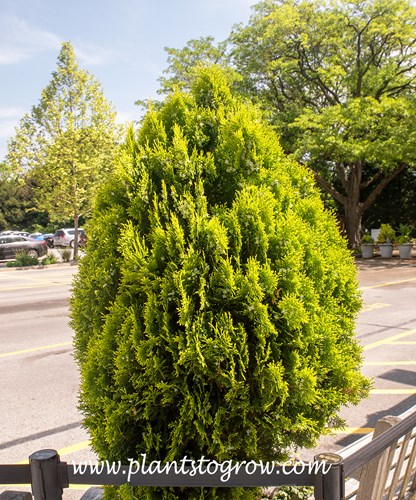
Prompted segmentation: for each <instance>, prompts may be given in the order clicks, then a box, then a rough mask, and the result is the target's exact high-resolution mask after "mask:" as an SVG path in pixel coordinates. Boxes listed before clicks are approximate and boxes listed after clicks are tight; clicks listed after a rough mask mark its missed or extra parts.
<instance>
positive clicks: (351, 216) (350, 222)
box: [344, 199, 363, 248]
mask: <svg viewBox="0 0 416 500" xmlns="http://www.w3.org/2000/svg"><path fill="white" fill-rule="evenodd" d="M344 212H345V232H346V234H347V240H348V247H349V248H357V247H358V245H359V244H360V241H361V219H362V216H363V204H362V203H359V202H358V203H353V202H352V200H350V199H349V200H348V202H347V204H346V205H344Z"/></svg>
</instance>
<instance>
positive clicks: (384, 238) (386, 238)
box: [377, 224, 396, 259]
mask: <svg viewBox="0 0 416 500" xmlns="http://www.w3.org/2000/svg"><path fill="white" fill-rule="evenodd" d="M395 236H396V233H395V231H394V229H393V227H392V226H391V225H390V224H381V227H380V232H379V233H378V238H377V245H378V247H379V249H380V254H381V257H383V259H390V258H391V257H392V255H393V241H395Z"/></svg>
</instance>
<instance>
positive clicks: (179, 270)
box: [71, 68, 368, 500]
mask: <svg viewBox="0 0 416 500" xmlns="http://www.w3.org/2000/svg"><path fill="white" fill-rule="evenodd" d="M88 229H89V231H90V234H91V236H92V237H91V241H90V243H89V245H88V248H87V253H86V255H85V257H84V258H83V259H82V260H81V262H80V265H79V272H78V275H77V277H76V280H75V286H74V294H73V297H72V299H71V317H72V326H73V328H74V331H75V346H76V357H77V360H78V363H79V365H80V369H81V378H82V391H81V396H80V401H81V409H82V411H83V413H84V416H85V425H86V426H87V428H88V429H89V431H90V433H91V436H92V446H93V448H94V450H95V451H96V452H97V453H98V456H99V457H100V458H101V459H108V460H121V461H126V460H128V458H135V457H140V456H141V454H142V453H146V456H147V459H148V460H149V461H151V460H161V461H162V462H165V461H171V460H181V459H182V458H183V457H184V456H187V457H188V458H193V459H195V460H198V459H199V458H201V457H202V456H205V457H210V458H211V459H215V460H217V461H224V460H234V461H239V460H252V459H253V460H260V459H263V460H279V459H282V458H283V457H285V455H286V452H287V449H288V448H289V447H290V446H292V445H298V446H312V445H313V444H314V443H315V441H316V439H317V438H318V437H319V436H320V435H321V434H322V433H325V432H326V430H327V428H328V427H331V426H335V427H336V426H338V425H340V424H341V422H340V419H339V417H338V411H339V409H340V407H341V405H344V404H348V403H357V402H358V401H359V400H360V398H361V397H363V396H364V395H365V394H366V393H367V389H368V382H367V381H366V379H365V378H364V377H363V376H362V375H361V374H360V370H359V367H360V363H361V349H360V347H359V346H358V344H357V343H356V341H355V340H354V320H355V316H356V314H357V312H358V310H359V308H360V305H361V300H360V294H359V291H358V285H357V280H356V270H355V265H354V262H353V259H352V257H351V255H350V252H349V251H348V249H347V247H346V243H345V240H343V239H342V237H341V236H340V234H339V231H338V228H337V225H336V221H335V219H334V217H333V216H332V214H331V213H329V212H327V211H325V210H324V208H323V203H322V201H321V199H320V196H319V194H318V192H317V190H316V189H315V187H314V182H313V178H312V176H311V175H310V173H308V171H307V170H306V169H305V168H304V167H302V166H300V165H299V164H297V163H296V162H294V161H293V160H290V159H288V158H286V157H285V155H284V154H283V151H282V149H281V147H280V146H279V143H278V138H277V136H276V134H275V133H274V131H273V130H272V129H271V127H270V126H268V125H267V123H265V121H264V119H263V117H262V114H261V113H260V111H259V110H258V109H257V108H256V107H254V106H252V105H248V104H247V103H244V102H243V101H242V100H240V99H237V98H236V97H234V96H233V95H232V92H231V90H230V87H229V85H228V82H227V79H226V78H225V76H224V73H223V72H222V71H220V70H219V69H218V68H205V69H200V70H199V75H198V76H197V77H196V78H195V79H194V80H193V82H192V84H191V90H190V91H189V92H183V91H182V92H180V91H175V92H173V93H171V94H170V95H169V96H168V97H167V98H166V99H165V100H164V102H163V104H162V105H161V106H160V107H159V106H158V107H157V109H150V110H149V111H148V113H147V115H146V117H145V119H144V121H143V123H142V126H141V128H140V130H139V131H138V132H137V133H134V132H133V131H130V134H129V136H128V139H127V141H126V144H125V145H124V146H123V150H122V153H121V154H120V156H119V158H118V161H117V165H116V168H115V171H114V173H113V174H112V176H111V178H110V179H109V180H108V182H107V183H106V184H105V186H103V188H102V189H101V190H100V192H99V194H98V197H97V200H96V204H95V210H94V213H93V217H92V218H91V220H90V225H89V228H88ZM95 235H97V237H95ZM98 235H99V237H98ZM224 490H225V491H222V490H221V489H219V490H217V491H214V490H204V489H192V488H187V489H185V490H180V489H175V490H174V491H168V490H167V489H164V490H163V491H160V490H158V489H151V488H139V489H137V490H136V491H134V492H132V491H131V489H130V487H128V486H125V487H122V488H121V489H118V490H117V491H116V492H112V491H107V493H106V495H107V498H118V499H123V498H125V499H127V498H129V499H131V498H140V499H144V498H148V499H158V500H160V499H167V498H169V499H173V498H187V499H190V498H195V499H197V498H198V499H202V498H211V499H214V498H224V499H231V498H245V499H248V498H254V496H253V495H254V493H253V494H252V493H251V492H249V491H245V492H241V491H240V490H238V489H237V490H235V491H234V490H230V489H229V488H224Z"/></svg>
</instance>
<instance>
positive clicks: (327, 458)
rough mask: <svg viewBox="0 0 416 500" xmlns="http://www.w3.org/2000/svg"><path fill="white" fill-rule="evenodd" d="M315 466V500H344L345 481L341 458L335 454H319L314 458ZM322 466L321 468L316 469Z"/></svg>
mask: <svg viewBox="0 0 416 500" xmlns="http://www.w3.org/2000/svg"><path fill="white" fill-rule="evenodd" d="M314 461H315V462H316V464H317V475H316V478H315V486H314V497H315V500H344V498H345V481H344V467H343V463H342V457H341V456H340V455H336V454H335V453H320V454H319V455H316V456H315V457H314ZM319 464H322V467H318V466H319Z"/></svg>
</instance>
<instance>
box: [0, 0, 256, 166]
mask: <svg viewBox="0 0 416 500" xmlns="http://www.w3.org/2000/svg"><path fill="white" fill-rule="evenodd" d="M254 3H255V0H72V1H71V2H68V1H67V0H66V1H63V0H0V82H1V83H0V90H1V91H0V161H1V160H2V159H3V158H4V155H5V153H6V148H7V146H6V144H7V141H8V140H9V139H10V138H11V137H12V136H13V134H14V128H15V127H16V126H17V125H18V123H19V120H20V119H21V118H22V117H23V115H24V114H25V113H28V112H30V110H31V108H32V106H33V105H35V104H38V102H39V99H40V95H41V90H42V89H43V88H44V87H45V86H46V85H47V84H48V83H49V81H50V79H51V73H52V72H53V71H54V70H55V68H56V61H57V57H58V54H59V51H60V47H61V43H62V42H63V41H70V42H72V44H73V46H74V48H75V52H76V55H77V58H78V61H79V63H80V66H81V67H82V68H83V69H86V70H88V71H89V72H90V73H92V74H93V75H94V76H95V77H96V78H97V79H98V80H99V81H100V82H101V84H102V86H103V90H104V95H105V97H106V98H107V99H108V100H110V101H111V102H112V103H113V105H114V107H115V109H116V111H117V112H118V115H119V121H121V122H122V121H125V120H133V119H136V118H139V116H140V112H139V109H138V108H137V106H135V105H134V102H135V101H136V100H137V99H148V98H150V97H156V95H157V94H156V91H157V89H158V82H157V80H158V78H159V77H160V76H162V72H163V70H164V69H166V67H167V62H166V59H167V54H166V52H165V50H164V48H165V47H175V48H182V47H184V46H185V44H186V42H187V41H188V40H190V39H192V38H199V37H201V36H208V35H211V36H213V37H215V39H216V40H217V41H220V40H224V39H225V38H227V36H228V35H229V33H230V31H231V28H232V26H233V25H234V24H236V23H239V22H243V23H246V22H247V21H248V19H249V17H250V14H251V8H250V5H252V4H254Z"/></svg>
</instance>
